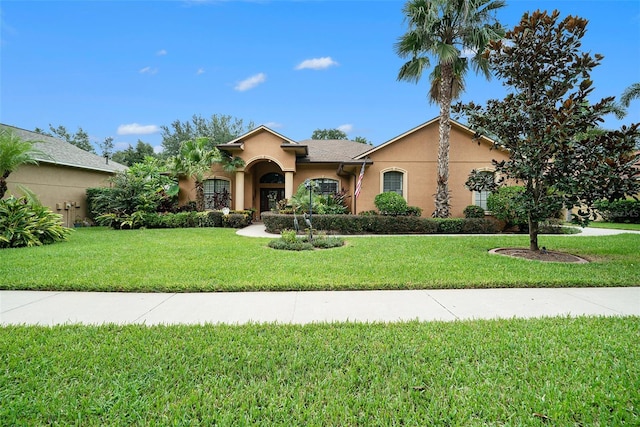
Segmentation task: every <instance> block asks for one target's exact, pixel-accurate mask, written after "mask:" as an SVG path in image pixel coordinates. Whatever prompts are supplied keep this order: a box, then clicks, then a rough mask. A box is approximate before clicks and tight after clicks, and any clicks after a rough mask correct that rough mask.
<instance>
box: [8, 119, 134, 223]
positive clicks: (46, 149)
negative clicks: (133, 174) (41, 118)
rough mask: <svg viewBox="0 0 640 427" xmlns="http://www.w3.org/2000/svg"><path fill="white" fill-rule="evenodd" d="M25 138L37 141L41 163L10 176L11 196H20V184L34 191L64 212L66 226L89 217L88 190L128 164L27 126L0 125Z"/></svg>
mask: <svg viewBox="0 0 640 427" xmlns="http://www.w3.org/2000/svg"><path fill="white" fill-rule="evenodd" d="M0 126H1V127H3V128H7V129H10V130H11V131H13V132H14V133H15V134H16V135H18V137H20V138H21V139H22V140H24V141H36V142H35V143H34V145H33V146H34V148H35V149H37V150H38V151H40V152H41V153H42V154H43V155H40V154H39V155H36V156H35V157H36V158H37V159H38V165H22V166H20V167H19V168H18V169H17V170H16V171H14V172H12V173H11V175H9V178H8V179H7V187H8V191H7V194H6V195H5V197H8V196H9V195H15V196H20V195H21V194H22V193H21V191H20V188H19V187H20V186H23V187H26V188H28V189H29V190H31V191H33V192H34V193H35V194H36V195H37V196H38V198H39V199H40V202H42V204H43V205H45V206H48V207H49V208H50V209H51V210H52V211H53V212H56V213H59V214H61V215H62V219H63V222H64V225H65V226H67V227H72V226H73V224H74V222H75V220H76V219H81V220H84V218H86V217H87V210H86V207H87V206H86V200H87V195H86V190H87V188H92V187H105V186H108V185H109V182H108V180H109V178H110V177H112V176H113V175H114V174H115V173H116V172H117V171H123V170H126V169H127V168H126V166H123V165H121V164H119V163H114V162H112V161H110V160H109V161H107V160H106V159H105V158H104V157H101V156H98V155H96V154H93V153H89V152H88V151H84V150H82V149H80V148H78V147H76V146H74V145H72V144H69V143H68V142H66V141H63V140H61V139H58V138H53V137H50V136H45V135H41V134H39V133H35V132H30V131H27V130H24V129H20V128H16V127H13V126H7V125H2V124H0Z"/></svg>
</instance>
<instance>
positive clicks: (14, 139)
mask: <svg viewBox="0 0 640 427" xmlns="http://www.w3.org/2000/svg"><path fill="white" fill-rule="evenodd" d="M40 154H43V153H41V152H40V151H38V150H35V149H34V148H33V142H32V141H23V140H22V139H20V137H19V136H18V135H16V134H15V133H14V132H13V131H12V130H11V129H7V128H2V129H0V199H2V198H3V197H4V195H5V193H6V192H7V178H8V177H9V175H10V174H11V172H13V171H15V170H16V169H18V167H19V166H21V165H26V164H33V165H37V164H38V161H37V160H36V158H35V156H36V155H40Z"/></svg>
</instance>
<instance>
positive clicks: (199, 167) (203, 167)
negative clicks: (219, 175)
mask: <svg viewBox="0 0 640 427" xmlns="http://www.w3.org/2000/svg"><path fill="white" fill-rule="evenodd" d="M209 142H210V141H209V139H208V138H197V139H193V140H189V141H185V142H183V143H182V144H181V145H180V151H179V153H178V154H177V155H175V156H172V157H170V158H169V159H168V160H167V166H168V168H169V170H171V172H172V173H173V174H174V175H175V176H177V177H179V178H180V177H190V178H193V180H194V181H195V188H196V210H198V211H200V212H202V211H204V205H205V203H204V176H205V174H206V173H207V172H209V171H210V170H211V165H212V164H213V163H215V162H220V161H221V155H220V152H219V150H218V149H217V148H215V147H212V148H210V145H209Z"/></svg>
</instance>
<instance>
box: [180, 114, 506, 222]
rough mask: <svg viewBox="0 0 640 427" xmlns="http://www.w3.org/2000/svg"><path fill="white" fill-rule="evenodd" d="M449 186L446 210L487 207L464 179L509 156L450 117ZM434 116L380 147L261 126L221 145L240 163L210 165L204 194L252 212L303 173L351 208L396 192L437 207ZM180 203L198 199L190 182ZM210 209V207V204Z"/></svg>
mask: <svg viewBox="0 0 640 427" xmlns="http://www.w3.org/2000/svg"><path fill="white" fill-rule="evenodd" d="M451 125H452V126H451V137H450V142H451V148H450V154H449V170H450V176H449V188H450V191H451V212H452V215H453V216H457V217H461V216H463V210H464V208H465V207H466V206H468V205H472V204H478V205H481V206H483V207H485V208H486V205H485V203H486V194H480V193H474V192H472V191H469V190H467V189H466V188H465V186H464V183H465V181H466V180H467V178H468V176H469V173H470V172H471V170H473V169H477V170H484V171H487V173H492V162H491V160H492V159H496V160H502V159H506V158H507V154H506V153H505V152H503V151H500V150H495V149H494V150H491V149H490V148H491V146H492V143H491V141H490V140H488V139H486V138H481V139H480V140H479V141H478V140H475V139H474V132H473V131H472V130H470V129H468V128H467V127H465V126H463V125H461V124H460V123H457V122H455V121H453V120H452V121H451ZM438 141H439V136H438V119H437V118H435V119H433V120H431V121H428V122H426V123H424V124H422V125H420V126H418V127H416V128H414V129H411V130H409V131H407V132H405V133H403V134H401V135H399V136H397V137H395V138H393V139H391V140H389V141H387V142H385V143H383V144H381V145H379V146H376V147H372V146H370V145H366V144H361V143H358V142H354V141H345V140H328V141H327V140H304V141H299V142H298V141H293V140H291V139H289V138H287V137H286V136H283V135H281V134H279V133H277V132H275V131H273V130H271V129H269V128H267V127H266V126H260V127H258V128H256V129H254V130H252V131H250V132H248V133H246V134H244V135H242V136H241V137H239V138H237V139H235V140H234V141H231V142H229V143H226V144H221V145H219V146H218V148H219V149H220V150H223V151H226V152H227V153H229V154H231V155H233V156H238V157H240V158H242V159H243V160H244V162H245V166H244V167H243V168H241V169H238V170H237V171H235V172H234V173H228V172H224V171H223V169H222V168H221V167H220V165H216V164H214V165H213V166H212V169H211V172H210V174H209V175H208V176H207V177H206V178H207V179H206V181H205V198H207V199H208V200H212V196H213V195H215V194H220V193H221V192H224V193H225V194H227V193H228V194H229V196H230V203H229V208H231V209H236V210H242V209H249V208H253V209H255V210H256V212H257V213H259V212H265V211H269V210H270V209H272V208H273V207H274V205H275V203H276V202H277V201H278V200H281V199H285V198H286V199H288V198H290V197H291V196H292V195H293V194H295V192H296V190H297V188H298V186H299V185H300V184H302V183H304V181H305V180H306V179H313V180H315V181H317V182H318V183H319V184H320V185H319V186H320V189H321V191H326V192H335V191H340V190H342V189H344V190H346V192H347V194H348V195H349V196H350V197H349V198H348V201H349V205H350V209H351V212H352V213H359V212H362V211H367V210H372V209H375V206H374V198H375V196H376V195H378V194H380V193H382V192H385V191H395V192H397V193H399V194H401V195H402V196H403V197H404V198H405V199H406V200H407V203H408V204H409V205H410V206H418V207H420V208H422V209H423V216H430V215H431V213H432V212H433V210H434V202H433V195H434V194H435V192H436V168H437V158H438ZM363 164H364V165H365V172H364V177H363V180H362V187H361V192H360V194H359V196H358V197H357V198H356V197H354V193H355V187H356V184H357V181H358V176H359V174H360V171H361V168H362V165H363ZM180 185H181V192H180V201H181V203H186V202H187V201H188V200H194V199H195V186H194V184H193V182H192V181H188V180H183V181H181V183H180ZM209 207H210V208H213V207H214V206H209Z"/></svg>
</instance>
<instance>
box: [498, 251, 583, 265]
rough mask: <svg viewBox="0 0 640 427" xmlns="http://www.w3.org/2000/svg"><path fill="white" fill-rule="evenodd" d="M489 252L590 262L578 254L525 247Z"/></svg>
mask: <svg viewBox="0 0 640 427" xmlns="http://www.w3.org/2000/svg"><path fill="white" fill-rule="evenodd" d="M489 253H491V254H497V255H503V256H510V257H514V258H524V259H528V260H531V261H542V262H569V263H578V264H584V263H587V262H589V261H587V260H586V259H584V258H580V257H579V256H576V255H571V254H568V253H565V252H554V251H548V250H544V249H543V250H539V251H531V250H529V249H525V248H497V249H492V250H490V251H489Z"/></svg>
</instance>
